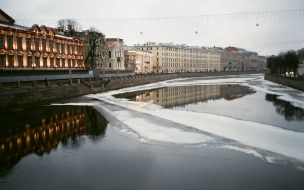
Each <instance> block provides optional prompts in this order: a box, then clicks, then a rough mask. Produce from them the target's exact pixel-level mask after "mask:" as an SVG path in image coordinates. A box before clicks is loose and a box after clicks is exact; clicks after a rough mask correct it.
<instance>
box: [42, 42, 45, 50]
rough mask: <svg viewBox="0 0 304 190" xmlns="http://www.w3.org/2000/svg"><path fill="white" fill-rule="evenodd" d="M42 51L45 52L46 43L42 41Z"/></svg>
mask: <svg viewBox="0 0 304 190" xmlns="http://www.w3.org/2000/svg"><path fill="white" fill-rule="evenodd" d="M42 51H46V41H45V40H42Z"/></svg>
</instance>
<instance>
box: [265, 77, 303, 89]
mask: <svg viewBox="0 0 304 190" xmlns="http://www.w3.org/2000/svg"><path fill="white" fill-rule="evenodd" d="M264 78H265V80H269V81H271V82H275V83H278V84H282V85H284V86H288V87H291V88H294V89H297V90H301V91H303V92H304V80H303V78H294V77H288V76H279V75H271V74H265V77H264Z"/></svg>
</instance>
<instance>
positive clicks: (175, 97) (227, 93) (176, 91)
mask: <svg viewBox="0 0 304 190" xmlns="http://www.w3.org/2000/svg"><path fill="white" fill-rule="evenodd" d="M251 93H253V91H252V90H250V89H249V88H248V87H246V86H240V85H219V84H215V85H197V86H174V87H166V88H160V89H154V90H146V91H139V92H131V93H125V94H121V95H116V96H115V97H118V98H120V97H124V98H129V99H131V100H133V101H140V102H150V103H154V104H158V105H160V106H162V107H165V108H166V107H173V106H182V105H186V104H190V103H197V102H201V101H208V100H211V99H213V100H214V99H219V98H225V99H226V100H233V99H236V98H239V97H242V96H245V95H247V94H251Z"/></svg>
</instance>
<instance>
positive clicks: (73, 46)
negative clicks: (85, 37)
mask: <svg viewBox="0 0 304 190" xmlns="http://www.w3.org/2000/svg"><path fill="white" fill-rule="evenodd" d="M74 53H75V52H74V46H72V54H74Z"/></svg>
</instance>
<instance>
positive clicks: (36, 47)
mask: <svg viewBox="0 0 304 190" xmlns="http://www.w3.org/2000/svg"><path fill="white" fill-rule="evenodd" d="M35 50H36V51H39V41H38V40H35Z"/></svg>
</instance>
